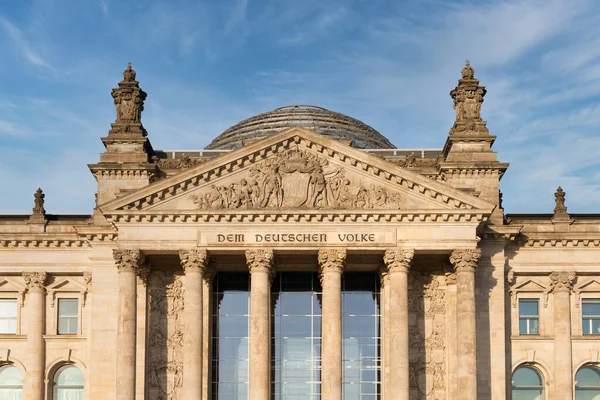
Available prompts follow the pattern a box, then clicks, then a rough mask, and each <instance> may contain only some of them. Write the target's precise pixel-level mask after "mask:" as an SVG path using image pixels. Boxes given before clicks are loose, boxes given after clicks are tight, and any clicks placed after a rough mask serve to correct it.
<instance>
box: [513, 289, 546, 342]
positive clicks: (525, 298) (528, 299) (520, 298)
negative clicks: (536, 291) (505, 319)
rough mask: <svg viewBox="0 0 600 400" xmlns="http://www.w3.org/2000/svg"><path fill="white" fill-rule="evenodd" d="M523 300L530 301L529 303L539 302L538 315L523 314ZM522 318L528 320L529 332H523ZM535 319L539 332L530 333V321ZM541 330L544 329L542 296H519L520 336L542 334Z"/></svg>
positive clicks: (518, 317) (518, 323) (518, 328)
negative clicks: (542, 322) (541, 305)
mask: <svg viewBox="0 0 600 400" xmlns="http://www.w3.org/2000/svg"><path fill="white" fill-rule="evenodd" d="M521 302H529V303H533V302H536V303H537V316H534V315H525V316H521ZM522 319H525V320H527V332H526V333H522V332H521V320H522ZM534 319H535V320H537V333H530V326H529V325H530V321H531V320H534ZM541 331H542V324H541V307H540V298H539V297H535V296H519V298H518V299H517V332H518V335H519V336H540V335H541Z"/></svg>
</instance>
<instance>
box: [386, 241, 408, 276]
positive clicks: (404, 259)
mask: <svg viewBox="0 0 600 400" xmlns="http://www.w3.org/2000/svg"><path fill="white" fill-rule="evenodd" d="M414 256H415V251H414V250H413V249H404V248H401V247H398V248H395V249H387V250H386V251H385V254H384V255H383V262H384V263H385V265H386V266H387V270H388V272H389V273H392V272H406V273H408V271H409V270H410V263H411V262H412V259H413V257H414Z"/></svg>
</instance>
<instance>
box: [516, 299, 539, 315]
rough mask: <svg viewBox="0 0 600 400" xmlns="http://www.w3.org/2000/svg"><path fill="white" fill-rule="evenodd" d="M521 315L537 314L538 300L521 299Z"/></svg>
mask: <svg viewBox="0 0 600 400" xmlns="http://www.w3.org/2000/svg"><path fill="white" fill-rule="evenodd" d="M519 315H520V316H530V315H533V316H537V315H538V301H537V300H519Z"/></svg>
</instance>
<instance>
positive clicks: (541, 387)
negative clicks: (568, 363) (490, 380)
mask: <svg viewBox="0 0 600 400" xmlns="http://www.w3.org/2000/svg"><path fill="white" fill-rule="evenodd" d="M519 369H530V370H533V371H534V372H535V373H536V374H537V375H538V377H539V378H540V385H539V386H521V387H519V386H516V387H515V385H514V376H515V373H516V372H517V371H518V370H519ZM545 385H546V377H545V376H544V373H543V372H542V370H541V369H540V368H538V367H537V366H535V365H531V364H521V365H518V366H517V367H516V368H515V369H513V371H512V373H511V375H510V390H511V397H512V394H513V392H514V390H515V389H516V390H531V391H532V392H533V391H541V395H542V400H545V399H546V388H545Z"/></svg>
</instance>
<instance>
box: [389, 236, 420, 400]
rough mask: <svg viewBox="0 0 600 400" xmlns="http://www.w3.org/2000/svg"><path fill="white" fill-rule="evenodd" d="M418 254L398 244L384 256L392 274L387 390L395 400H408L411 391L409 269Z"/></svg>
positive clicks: (390, 281) (390, 282)
mask: <svg viewBox="0 0 600 400" xmlns="http://www.w3.org/2000/svg"><path fill="white" fill-rule="evenodd" d="M414 255H415V251H414V250H412V249H402V248H395V249H389V250H386V252H385V254H384V256H383V262H384V263H385V265H386V267H387V271H388V275H389V278H388V279H389V285H390V289H389V292H387V294H388V295H389V298H388V300H387V301H388V307H389V315H388V317H387V326H386V329H387V331H386V332H385V335H386V337H387V336H389V341H388V354H387V357H386V364H387V366H386V367H387V368H389V374H388V375H387V377H388V379H387V382H386V386H387V387H386V388H385V393H387V394H388V395H389V396H388V397H391V398H393V399H395V400H408V398H409V395H410V383H409V377H408V376H409V368H408V361H409V360H408V271H409V270H410V263H411V262H412V259H413V257H414Z"/></svg>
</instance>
